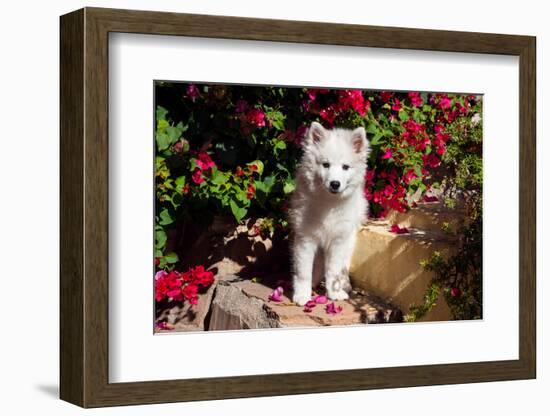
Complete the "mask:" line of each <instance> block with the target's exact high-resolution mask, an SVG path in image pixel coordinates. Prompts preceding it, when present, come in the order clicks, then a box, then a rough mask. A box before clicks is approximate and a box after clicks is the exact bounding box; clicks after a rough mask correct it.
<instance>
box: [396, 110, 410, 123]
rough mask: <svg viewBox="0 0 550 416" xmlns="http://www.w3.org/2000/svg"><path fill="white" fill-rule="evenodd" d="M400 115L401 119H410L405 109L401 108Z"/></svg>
mask: <svg viewBox="0 0 550 416" xmlns="http://www.w3.org/2000/svg"><path fill="white" fill-rule="evenodd" d="M398 116H399V120H401V121H407V120H408V119H409V115H408V114H407V112H406V111H405V110H399V113H398Z"/></svg>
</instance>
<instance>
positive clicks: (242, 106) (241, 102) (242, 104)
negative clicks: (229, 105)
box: [235, 100, 248, 113]
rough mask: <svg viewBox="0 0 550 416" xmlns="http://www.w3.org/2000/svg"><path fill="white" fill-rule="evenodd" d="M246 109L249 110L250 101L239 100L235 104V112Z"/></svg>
mask: <svg viewBox="0 0 550 416" xmlns="http://www.w3.org/2000/svg"><path fill="white" fill-rule="evenodd" d="M246 110H248V103H247V102H246V101H244V100H239V101H237V103H236V104H235V112H237V113H244V112H245V111H246Z"/></svg>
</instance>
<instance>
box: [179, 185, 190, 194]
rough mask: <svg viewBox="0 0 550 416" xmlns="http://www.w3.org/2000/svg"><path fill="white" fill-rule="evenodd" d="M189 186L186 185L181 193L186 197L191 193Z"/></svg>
mask: <svg viewBox="0 0 550 416" xmlns="http://www.w3.org/2000/svg"><path fill="white" fill-rule="evenodd" d="M189 188H190V187H189V184H188V183H186V184H185V185H184V186H183V188H181V193H182V194H184V195H187V194H188V193H189Z"/></svg>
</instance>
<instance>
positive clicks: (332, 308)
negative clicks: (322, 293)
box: [325, 302, 342, 315]
mask: <svg viewBox="0 0 550 416" xmlns="http://www.w3.org/2000/svg"><path fill="white" fill-rule="evenodd" d="M325 311H326V313H328V314H329V315H336V314H338V313H340V312H342V307H341V306H336V304H335V303H334V302H332V303H329V304H328V305H327V306H325Z"/></svg>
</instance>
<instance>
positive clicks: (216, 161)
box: [155, 82, 482, 296]
mask: <svg viewBox="0 0 550 416" xmlns="http://www.w3.org/2000/svg"><path fill="white" fill-rule="evenodd" d="M155 94H156V102H157V109H156V132H155V141H156V158H155V178H156V179H155V185H156V212H155V214H156V226H155V264H156V266H157V269H158V270H167V271H170V270H173V269H174V267H175V266H176V265H177V262H178V257H177V255H176V254H175V253H174V252H172V251H171V250H170V249H169V247H168V244H167V240H168V237H167V233H168V232H169V230H170V229H171V228H174V227H176V226H181V225H182V224H185V223H186V222H189V221H193V222H196V223H201V224H208V223H209V222H210V221H211V220H212V216H213V214H214V213H217V214H229V215H232V216H233V217H234V219H235V221H236V222H237V223H238V222H241V221H242V220H243V219H245V218H246V217H262V218H266V219H267V220H266V221H264V223H262V224H264V225H265V224H268V226H269V228H270V230H267V231H268V232H274V231H284V230H285V229H286V227H287V219H286V209H287V201H288V196H289V194H290V193H291V192H292V191H293V190H294V178H293V173H294V171H295V167H296V163H297V161H298V160H299V156H300V151H301V149H300V143H301V141H302V139H303V138H304V136H305V134H306V132H307V127H308V126H309V125H310V123H311V122H312V121H318V122H320V123H322V124H324V125H325V127H328V128H330V127H333V126H339V127H348V128H355V127H358V126H363V127H365V129H366V131H367V135H368V139H369V141H370V145H371V149H372V151H371V154H370V157H369V160H368V166H369V168H368V171H367V174H366V178H365V179H366V187H365V195H366V197H367V199H368V200H369V202H370V215H371V216H373V217H383V216H385V215H386V214H387V213H388V212H389V211H390V210H397V211H400V212H404V211H406V210H408V209H409V208H410V207H411V206H412V205H414V203H415V202H414V200H415V198H412V196H413V195H415V196H416V197H417V198H418V197H422V196H423V195H424V194H426V193H427V192H428V191H430V190H431V189H433V188H438V187H441V186H443V188H444V189H445V191H446V194H445V195H446V199H447V203H448V204H452V203H453V202H454V201H456V199H457V197H458V196H461V195H466V194H467V193H468V192H479V191H480V190H481V180H482V172H481V166H482V164H481V133H482V126H481V122H480V120H481V116H480V114H481V99H480V97H478V96H474V95H466V94H441V93H419V92H408V93H406V92H389V91H369V90H350V89H311V88H282V87H257V86H237V85H209V84H187V83H166V82H158V83H157V84H156V86H155ZM417 198H416V199H417ZM180 228H181V227H180ZM265 231H266V230H262V232H265ZM163 284H164V283H163ZM182 296H183V295H182Z"/></svg>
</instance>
